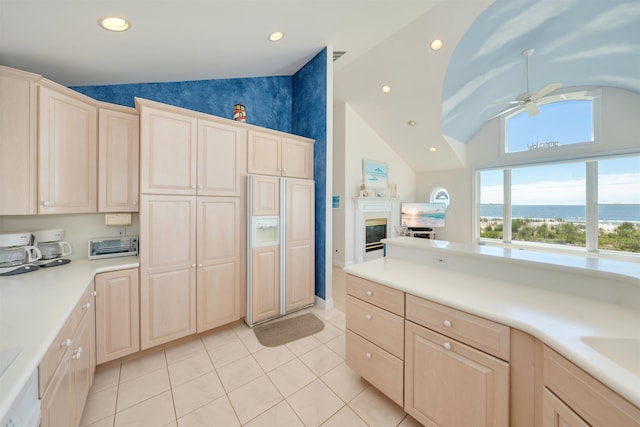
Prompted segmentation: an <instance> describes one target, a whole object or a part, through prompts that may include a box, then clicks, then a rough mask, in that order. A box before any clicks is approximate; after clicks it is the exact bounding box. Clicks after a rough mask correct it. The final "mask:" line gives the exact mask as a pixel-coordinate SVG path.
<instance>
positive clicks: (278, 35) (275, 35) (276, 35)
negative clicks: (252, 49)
mask: <svg viewBox="0 0 640 427" xmlns="http://www.w3.org/2000/svg"><path fill="white" fill-rule="evenodd" d="M283 38H284V33H283V32H282V31H275V32H273V33H271V34H269V40H271V41H272V42H277V41H278V40H282V39H283Z"/></svg>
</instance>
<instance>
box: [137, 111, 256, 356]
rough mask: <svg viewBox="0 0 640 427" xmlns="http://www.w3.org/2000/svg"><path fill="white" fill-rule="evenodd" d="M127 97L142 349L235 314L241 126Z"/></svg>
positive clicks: (239, 290)
mask: <svg viewBox="0 0 640 427" xmlns="http://www.w3.org/2000/svg"><path fill="white" fill-rule="evenodd" d="M136 103H137V107H138V109H139V111H140V149H141V156H140V158H141V163H140V186H141V204H140V245H141V251H140V317H141V319H140V329H141V348H142V349H146V348H150V347H153V346H156V345H159V344H162V343H165V342H169V341H172V340H174V339H177V338H180V337H183V336H187V335H190V334H193V333H196V332H203V331H206V330H208V329H212V328H215V327H217V326H220V325H223V324H226V323H229V322H232V321H234V320H238V319H240V318H241V317H242V316H243V315H244V306H243V305H242V303H243V302H244V300H245V291H244V289H243V288H244V286H243V285H244V283H245V270H244V263H245V257H246V243H245V242H246V227H245V224H246V222H245V221H246V212H245V210H246V209H244V206H245V203H246V201H245V192H246V190H245V179H246V130H245V129H243V128H242V127H241V126H240V125H238V124H235V123H233V122H230V121H229V120H225V119H219V118H215V117H212V116H208V115H205V114H200V113H196V112H193V111H189V110H184V109H181V108H177V107H171V106H168V105H165V104H160V103H156V102H152V101H147V100H142V99H136Z"/></svg>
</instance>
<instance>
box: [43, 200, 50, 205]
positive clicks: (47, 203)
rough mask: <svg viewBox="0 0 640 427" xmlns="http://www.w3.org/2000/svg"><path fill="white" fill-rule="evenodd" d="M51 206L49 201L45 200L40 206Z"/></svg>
mask: <svg viewBox="0 0 640 427" xmlns="http://www.w3.org/2000/svg"><path fill="white" fill-rule="evenodd" d="M50 204H51V202H50V201H48V200H45V201H44V202H42V206H49V205H50Z"/></svg>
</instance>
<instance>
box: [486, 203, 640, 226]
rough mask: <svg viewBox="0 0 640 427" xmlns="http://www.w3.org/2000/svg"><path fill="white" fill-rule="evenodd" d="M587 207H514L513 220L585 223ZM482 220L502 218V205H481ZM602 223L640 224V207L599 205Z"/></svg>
mask: <svg viewBox="0 0 640 427" xmlns="http://www.w3.org/2000/svg"><path fill="white" fill-rule="evenodd" d="M585 215H586V212H585V207H584V206H572V205H539V206H538V205H513V206H512V210H511V216H512V217H513V218H536V219H562V220H564V221H568V222H585ZM480 217H481V218H502V205H480ZM598 220H599V221H601V222H613V223H616V222H635V223H640V205H599V206H598Z"/></svg>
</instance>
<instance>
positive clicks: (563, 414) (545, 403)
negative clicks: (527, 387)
mask: <svg viewBox="0 0 640 427" xmlns="http://www.w3.org/2000/svg"><path fill="white" fill-rule="evenodd" d="M542 393H543V395H542V411H543V414H544V418H543V420H542V423H543V424H542V425H543V427H590V426H589V424H587V423H586V422H585V421H584V420H583V419H582V418H580V417H579V416H578V414H576V413H575V412H573V411H572V410H571V408H569V407H568V406H567V405H565V404H564V402H563V401H562V400H560V399H558V398H557V397H556V395H555V394H553V393H551V392H550V391H549V389H548V388H546V387H545V388H544V389H543V391H542Z"/></svg>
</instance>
